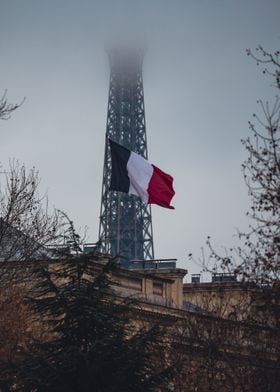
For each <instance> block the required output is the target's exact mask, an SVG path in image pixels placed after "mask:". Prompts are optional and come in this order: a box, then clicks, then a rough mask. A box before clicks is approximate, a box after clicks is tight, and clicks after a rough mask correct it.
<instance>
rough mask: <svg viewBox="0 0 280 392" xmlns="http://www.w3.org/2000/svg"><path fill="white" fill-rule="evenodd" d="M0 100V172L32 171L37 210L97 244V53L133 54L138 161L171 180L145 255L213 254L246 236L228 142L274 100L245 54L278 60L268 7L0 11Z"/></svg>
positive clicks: (278, 36) (102, 84)
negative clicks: (137, 77) (138, 59)
mask: <svg viewBox="0 0 280 392" xmlns="http://www.w3.org/2000/svg"><path fill="white" fill-rule="evenodd" d="M0 5H1V14H0V48H1V61H0V69H1V72H0V94H1V93H2V92H4V90H5V89H6V88H7V89H8V98H9V100H10V101H11V102H19V101H21V100H22V98H23V97H26V100H25V102H24V105H23V106H22V107H21V108H20V109H18V110H17V111H16V112H15V113H14V114H13V116H12V117H11V119H10V120H9V121H2V122H1V123H0V133H1V143H0V161H1V164H2V165H3V167H7V166H8V161H9V158H16V159H19V160H20V161H21V162H22V163H25V165H26V166H27V167H33V166H35V167H36V168H37V169H38V170H39V172H40V176H41V178H42V181H41V189H42V192H45V191H47V192H48V194H49V200H50V204H54V205H55V206H56V207H58V208H60V209H63V210H66V212H67V213H68V214H69V215H70V216H71V217H72V218H73V220H74V221H75V222H76V225H77V226H78V227H81V229H83V227H84V226H88V240H89V241H96V240H97V237H98V226H99V213H100V202H101V184H102V171H103V160H104V141H105V128H106V115H107V102H108V88H109V61H108V57H107V54H106V50H105V48H106V45H107V44H108V43H109V42H110V43H114V44H115V43H116V44H119V42H121V43H122V44H126V45H128V44H130V45H132V46H136V43H137V45H138V44H139V42H142V43H141V45H142V44H143V46H144V47H145V56H144V62H143V77H144V95H145V110H146V125H147V140H148V154H149V160H150V161H151V162H153V163H154V164H156V165H158V166H159V167H161V168H162V169H163V170H165V171H167V172H168V173H170V174H172V175H173V176H174V188H175V191H176V195H175V197H174V206H175V211H170V210H165V209H162V208H160V207H156V206H155V207H152V214H153V231H154V246H155V253H156V257H159V258H161V257H162V258H168V257H170V258H173V257H175V258H178V265H179V266H180V267H183V268H187V269H189V272H190V273H195V272H198V267H197V266H195V265H190V264H189V263H188V258H187V255H188V253H190V252H192V253H194V254H197V255H199V254H200V248H201V246H203V245H204V244H205V240H206V237H207V236H208V235H211V237H212V238H213V241H214V243H215V244H216V245H217V247H218V248H219V249H222V247H223V246H231V245H232V244H234V243H235V242H236V238H235V237H234V234H235V233H236V228H237V227H238V228H240V229H246V227H247V225H248V221H247V219H246V217H245V213H246V211H247V210H248V208H249V199H248V195H247V189H246V187H245V185H244V183H243V179H242V174H241V168H240V166H241V163H242V161H243V160H244V159H245V158H246V152H245V151H244V149H243V147H242V145H241V143H240V139H241V138H246V136H247V135H248V134H249V131H248V126H247V123H248V120H250V119H251V115H252V113H254V112H256V111H257V110H258V107H257V104H256V100H257V99H259V98H263V99H264V100H265V99H269V98H271V99H273V97H274V94H275V93H274V91H273V89H272V88H271V86H269V81H268V79H266V77H265V76H263V75H262V74H261V69H260V67H257V66H256V65H255V64H254V63H253V61H252V60H251V59H249V58H248V57H247V56H246V53H245V50H246V48H254V47H256V46H257V45H258V44H262V45H263V46H264V47H265V48H266V49H267V50H274V49H276V48H279V43H280V29H279V13H280V3H279V1H276V0H268V1H266V2H263V1H260V0H248V1H246V2H244V1H241V0H237V1H235V2H230V1H221V0H214V1H211V2H209V1H207V0H199V1H181V0H175V1H172V2H171V1H167V0H153V1H151V0H149V1H148V0H144V1H142V2H141V3H140V2H136V1H128V0H127V1H124V0H117V1H113V0H105V1H94V0H83V1H79V2H78V1H74V0H70V1H69V0H59V1H55V0H49V1H47V2H43V1H41V2H38V1H36V2H35V1H32V0H25V1H20V0H10V1H9V2H7V1H4V0H0Z"/></svg>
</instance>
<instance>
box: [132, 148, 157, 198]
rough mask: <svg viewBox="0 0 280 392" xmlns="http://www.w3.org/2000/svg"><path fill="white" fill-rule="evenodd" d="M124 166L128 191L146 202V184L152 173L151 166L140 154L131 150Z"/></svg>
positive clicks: (147, 196) (147, 184)
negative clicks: (127, 178)
mask: <svg viewBox="0 0 280 392" xmlns="http://www.w3.org/2000/svg"><path fill="white" fill-rule="evenodd" d="M126 167H127V172H128V177H129V179H130V186H129V191H128V193H129V194H130V195H136V196H139V197H140V198H141V200H142V201H143V202H144V203H148V200H149V195H148V186H149V182H150V179H151V177H152V175H153V170H154V169H153V166H152V165H151V164H150V163H149V162H148V161H147V160H146V159H144V158H143V157H141V155H138V154H135V152H133V151H131V153H130V157H129V159H128V162H127V166H126Z"/></svg>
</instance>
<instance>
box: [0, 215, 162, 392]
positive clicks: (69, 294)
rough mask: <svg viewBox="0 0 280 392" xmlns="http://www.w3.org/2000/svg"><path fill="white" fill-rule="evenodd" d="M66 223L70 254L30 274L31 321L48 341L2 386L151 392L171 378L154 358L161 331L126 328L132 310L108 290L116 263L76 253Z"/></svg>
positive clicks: (25, 356) (33, 348)
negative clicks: (44, 332)
mask: <svg viewBox="0 0 280 392" xmlns="http://www.w3.org/2000/svg"><path fill="white" fill-rule="evenodd" d="M69 223H70V225H69V227H68V232H67V236H69V239H70V242H71V244H72V252H71V254H70V255H68V259H65V260H60V261H59V262H58V261H56V262H55V263H50V264H48V266H46V265H44V266H43V267H42V266H38V268H35V270H34V276H33V281H35V282H36V283H35V285H34V286H33V288H32V289H31V291H30V292H29V295H28V299H27V303H28V304H29V305H30V307H31V309H32V312H33V313H32V314H33V322H34V323H42V320H43V322H44V324H45V325H46V326H47V330H48V334H47V335H45V337H44V339H43V340H41V341H38V342H37V343H36V342H34V341H32V342H31V344H30V346H29V349H28V350H27V351H26V352H24V353H22V358H21V360H20V361H17V362H16V363H11V362H10V363H9V364H7V365H6V367H4V368H3V370H2V374H3V375H4V376H5V379H6V380H5V384H3V385H4V386H5V388H7V390H10V389H11V388H13V390H16V391H54V392H55V391H59V392H63V391H67V392H71V391H73V392H74V391H75V392H76V391H77V392H78V391H79V392H83V391H100V392H101V391H102V392H107V391H108V392H114V391H124V392H125V391H154V390H155V387H156V386H158V385H160V384H162V383H163V382H164V381H165V380H166V378H167V376H168V373H169V368H168V367H165V368H162V367H159V366H158V361H156V360H155V358H154V352H155V350H154V348H155V346H158V345H160V341H161V340H162V339H163V332H162V331H161V330H160V328H159V326H158V325H153V326H148V325H146V327H143V328H142V327H140V326H137V325H136V324H135V323H131V317H132V312H133V311H134V310H135V307H137V306H138V304H137V303H135V302H131V300H125V299H122V298H120V297H118V296H116V294H115V293H114V292H113V291H112V289H110V275H111V273H112V271H113V270H114V269H115V268H116V265H115V260H114V259H111V260H109V262H106V263H103V264H102V262H101V261H100V259H99V258H98V257H97V256H94V255H92V256H88V255H85V254H84V253H82V252H81V248H80V244H79V240H80V239H79V236H78V235H77V234H76V233H75V231H74V230H73V225H72V222H71V221H69Z"/></svg>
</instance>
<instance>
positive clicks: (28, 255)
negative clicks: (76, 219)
mask: <svg viewBox="0 0 280 392" xmlns="http://www.w3.org/2000/svg"><path fill="white" fill-rule="evenodd" d="M5 176H6V181H5V185H2V186H1V187H0V258H1V262H5V261H11V260H22V261H24V260H31V259H35V258H37V259H38V258H40V257H43V256H47V255H48V251H47V248H46V246H47V245H48V244H49V243H51V242H55V241H59V240H60V239H61V238H62V233H63V228H62V224H61V219H60V215H59V213H58V212H57V211H56V210H54V211H53V212H52V213H50V212H49V208H48V200H47V197H46V196H43V197H41V196H40V195H39V191H38V189H39V183H40V180H39V177H38V173H37V172H36V171H35V169H34V168H32V169H31V170H30V171H29V172H28V171H27V170H26V168H25V167H24V166H23V165H22V166H20V165H19V164H18V163H17V162H11V164H10V169H9V171H8V172H6V174H5Z"/></svg>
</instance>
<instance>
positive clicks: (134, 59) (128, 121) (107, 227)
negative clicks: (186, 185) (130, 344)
mask: <svg viewBox="0 0 280 392" xmlns="http://www.w3.org/2000/svg"><path fill="white" fill-rule="evenodd" d="M108 54H109V60H110V68H111V74H110V87H109V99H108V114H107V126H106V138H105V155H104V170H103V184H102V195H101V210H100V224H99V242H100V251H101V252H102V253H109V254H111V255H112V256H115V255H120V256H121V260H122V262H123V263H124V264H125V263H126V262H129V261H130V260H148V259H153V258H154V246H153V232H152V215H151V207H150V206H149V205H146V204H144V203H143V202H142V201H141V200H140V199H139V198H137V197H135V196H130V195H127V194H125V193H121V192H115V191H114V192H113V191H109V187H110V177H111V157H110V151H109V148H110V147H109V141H108V139H109V138H111V139H112V140H114V141H115V142H117V143H119V144H121V145H123V146H124V147H126V148H128V149H130V150H132V151H134V152H136V153H137V154H140V155H142V156H143V157H144V158H146V159H147V157H148V152H147V139H146V122H145V107H144V93H143V79H142V63H143V56H144V52H143V51H137V52H136V51H131V50H130V51H128V50H120V49H110V50H109V51H108Z"/></svg>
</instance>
